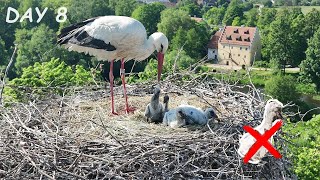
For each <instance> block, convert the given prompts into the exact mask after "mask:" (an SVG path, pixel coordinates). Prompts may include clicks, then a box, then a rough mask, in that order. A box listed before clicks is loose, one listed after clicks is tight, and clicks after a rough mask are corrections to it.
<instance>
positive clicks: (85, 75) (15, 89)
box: [4, 58, 94, 101]
mask: <svg viewBox="0 0 320 180" xmlns="http://www.w3.org/2000/svg"><path fill="white" fill-rule="evenodd" d="M93 81H94V80H93V78H92V75H91V74H90V72H88V71H86V70H85V69H84V68H83V67H82V66H80V65H77V66H75V69H74V70H72V68H71V67H70V66H67V65H66V64H65V63H64V62H62V61H60V60H59V59H54V58H53V59H51V61H49V62H43V63H39V62H37V63H35V64H34V65H33V66H29V67H27V68H24V69H23V71H22V75H21V77H20V78H15V79H13V80H12V81H10V82H9V87H7V88H5V92H4V93H5V95H6V96H9V97H10V98H11V100H18V101H21V100H23V98H25V94H24V91H22V90H21V88H35V87H57V86H58V87H61V86H62V87H68V86H79V85H86V84H91V83H93ZM19 87H20V88H19ZM56 92H58V93H61V92H60V91H56ZM33 93H36V94H42V93H43V90H41V89H38V90H36V91H34V92H33Z"/></svg>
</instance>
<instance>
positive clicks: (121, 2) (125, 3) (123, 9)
mask: <svg viewBox="0 0 320 180" xmlns="http://www.w3.org/2000/svg"><path fill="white" fill-rule="evenodd" d="M137 5H138V3H137V1H136V0H118V1H117V3H116V6H115V13H116V15H117V16H131V15H132V12H133V11H134V10H135V9H136V7H137Z"/></svg>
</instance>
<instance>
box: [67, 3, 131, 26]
mask: <svg viewBox="0 0 320 180" xmlns="http://www.w3.org/2000/svg"><path fill="white" fill-rule="evenodd" d="M122 3H123V2H122V1H119V2H118V3H117V6H118V4H119V5H122ZM117 6H116V7H117ZM84 7H85V8H84ZM128 8H129V7H128ZM125 10H126V9H123V12H124V11H125ZM68 11H69V13H68V16H70V22H71V23H77V22H81V21H83V20H86V19H89V18H92V17H97V16H106V15H114V14H115V12H114V11H115V10H114V9H112V7H111V6H110V4H109V2H108V1H105V0H91V1H79V0H71V6H70V8H69V9H68ZM128 16H131V12H130V14H129V15H128Z"/></svg>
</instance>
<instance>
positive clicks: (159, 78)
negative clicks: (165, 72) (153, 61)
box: [158, 52, 164, 82]
mask: <svg viewBox="0 0 320 180" xmlns="http://www.w3.org/2000/svg"><path fill="white" fill-rule="evenodd" d="M163 61H164V54H162V53H161V52H158V82H160V80H161V74H162V68H163Z"/></svg>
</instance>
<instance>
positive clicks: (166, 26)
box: [158, 8, 196, 41]
mask: <svg viewBox="0 0 320 180" xmlns="http://www.w3.org/2000/svg"><path fill="white" fill-rule="evenodd" d="M195 23H196V22H195V21H193V20H192V19H191V18H190V16H189V15H188V13H187V12H186V11H184V10H181V9H173V8H170V9H166V10H164V11H163V12H162V13H161V21H160V23H159V24H158V30H159V31H160V32H163V33H164V34H165V35H166V36H167V37H168V39H169V41H171V40H172V38H173V37H174V35H175V34H176V32H177V31H178V30H179V28H182V29H191V28H192V27H194V26H195Z"/></svg>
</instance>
